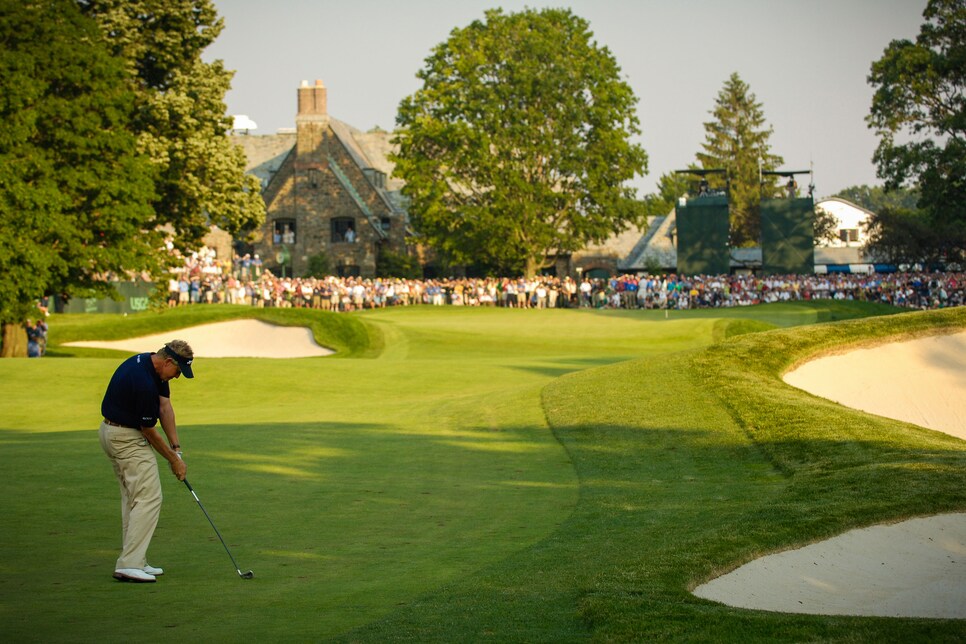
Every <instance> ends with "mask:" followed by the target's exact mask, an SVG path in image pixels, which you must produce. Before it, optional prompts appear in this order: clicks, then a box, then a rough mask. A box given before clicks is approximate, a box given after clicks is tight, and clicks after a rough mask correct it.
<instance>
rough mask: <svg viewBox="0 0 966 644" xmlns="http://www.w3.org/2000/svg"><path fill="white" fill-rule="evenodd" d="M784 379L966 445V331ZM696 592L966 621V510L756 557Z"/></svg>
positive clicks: (725, 599)
mask: <svg viewBox="0 0 966 644" xmlns="http://www.w3.org/2000/svg"><path fill="white" fill-rule="evenodd" d="M785 381H786V382H788V383H789V384H791V385H793V386H795V387H798V388H800V389H804V390H806V391H808V392H810V393H813V394H815V395H817V396H822V397H824V398H829V399H830V400H834V401H837V402H839V403H842V404H843V405H848V406H849V407H855V408H857V409H861V410H863V411H867V412H869V413H873V414H877V415H879V416H888V417H890V418H896V419H899V420H904V421H907V422H911V423H915V424H917V425H920V426H922V427H928V428H930V429H935V430H937V431H942V432H946V433H949V434H952V435H953V436H958V437H959V438H963V439H966V332H963V333H957V334H954V335H945V336H933V337H928V338H922V339H917V340H910V341H907V342H897V343H893V344H889V345H883V346H879V347H875V348H872V349H859V350H856V351H851V352H849V353H846V354H842V355H834V356H828V357H825V358H820V359H818V360H814V361H812V362H809V363H807V364H805V365H803V366H801V367H800V368H798V369H796V370H795V371H792V372H789V373H788V374H786V376H785ZM694 594H695V595H697V596H698V597H703V598H705V599H711V600H714V601H717V602H721V603H723V604H727V605H729V606H736V607H739V608H754V609H759V610H771V611H778V612H784V613H808V614H822V615H874V616H882V617H937V618H959V619H966V514H963V513H961V514H947V515H941V516H937V517H927V518H919V519H911V520H909V521H903V522H902V523H897V524H894V525H879V526H872V527H869V528H863V529H860V530H852V531H849V532H846V533H845V534H843V535H840V536H838V537H835V538H833V539H829V540H826V541H822V542H820V543H814V544H811V545H809V546H805V547H804V548H799V549H797V550H790V551H787V552H781V553H777V554H774V555H769V556H767V557H762V558H761V559H757V560H755V561H753V562H751V563H748V564H746V565H744V566H742V567H740V568H738V569H737V570H735V571H733V572H731V573H729V574H727V575H723V576H721V577H718V578H717V579H714V580H712V581H710V582H708V583H706V584H704V585H702V586H699V587H698V588H696V589H695V591H694Z"/></svg>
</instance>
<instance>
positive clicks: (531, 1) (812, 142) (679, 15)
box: [204, 0, 926, 197]
mask: <svg viewBox="0 0 966 644" xmlns="http://www.w3.org/2000/svg"><path fill="white" fill-rule="evenodd" d="M213 1H214V5H215V7H216V8H217V10H218V13H219V15H220V16H222V17H223V18H224V22H225V27H224V30H223V31H222V33H221V34H220V35H219V37H218V39H217V40H216V41H215V42H214V43H213V44H212V45H210V46H209V47H208V49H207V50H206V51H205V56H204V58H205V60H208V61H211V60H215V59H220V60H222V61H224V63H225V66H226V67H227V68H228V69H231V70H234V71H235V76H234V78H233V80H232V89H231V90H230V91H229V92H228V94H227V95H226V96H225V102H226V104H227V108H228V114H232V115H237V114H244V115H246V116H248V117H249V118H250V119H251V120H253V121H254V122H255V123H256V124H257V129H255V130H253V131H252V133H253V134H274V133H275V132H276V131H277V130H278V129H280V128H292V127H294V126H295V112H296V107H297V105H296V95H297V94H296V90H297V89H298V86H299V84H300V83H301V81H303V80H307V81H309V83H314V81H315V80H316V79H319V80H322V81H323V83H324V84H325V86H326V88H327V93H328V108H329V114H330V115H332V116H333V117H335V118H337V119H339V120H341V121H344V122H346V123H348V124H349V125H352V126H353V127H356V128H358V129H360V130H369V129H371V128H373V127H375V126H378V127H381V128H382V129H384V130H392V129H394V126H395V117H396V110H397V108H398V106H399V103H400V101H401V100H402V99H403V98H405V97H406V96H409V95H411V94H412V93H414V92H415V91H416V90H418V89H419V88H420V81H419V79H418V78H416V73H417V72H418V71H419V70H420V69H422V68H423V67H424V66H425V59H426V57H427V56H429V54H430V52H431V51H432V49H433V47H435V46H436V45H437V44H439V43H442V42H444V41H445V40H446V39H447V37H448V36H449V34H450V32H451V31H452V30H453V29H457V28H461V27H465V26H467V25H469V24H470V23H471V22H473V21H474V20H477V19H482V18H483V17H484V12H485V11H486V10H487V9H491V8H502V9H503V10H504V12H507V13H509V12H513V11H520V10H522V9H524V8H527V7H530V8H534V9H541V8H544V7H554V8H560V7H564V8H569V9H570V10H571V11H572V12H573V13H574V14H576V15H578V16H580V17H582V18H584V19H586V20H587V21H588V22H589V23H590V29H591V31H592V32H593V34H594V35H593V40H594V41H596V43H597V45H598V46H601V47H604V46H606V47H607V48H608V49H609V50H610V51H611V53H612V54H613V55H614V57H615V58H616V60H617V63H618V65H619V66H620V67H621V74H622V76H623V79H624V80H625V81H626V82H627V83H628V84H629V85H630V86H631V88H632V89H633V90H634V93H635V95H636V96H637V98H638V101H639V102H638V105H637V116H638V119H639V120H640V129H641V134H640V136H638V137H635V142H637V143H639V144H640V145H641V146H642V147H643V148H644V149H645V150H646V151H647V154H648V157H649V161H648V173H647V174H646V175H644V176H642V177H639V178H637V179H635V180H633V181H632V185H633V186H634V187H636V188H637V191H638V196H640V197H643V196H644V195H646V194H648V193H651V192H654V191H655V190H656V189H657V183H658V180H659V179H660V177H661V175H663V174H666V173H669V172H673V171H674V170H678V169H682V168H686V167H687V166H688V164H689V163H691V162H693V161H694V160H695V154H696V153H697V152H698V151H700V150H701V144H702V143H703V142H704V140H705V133H704V126H703V124H704V123H705V122H707V121H710V120H711V114H710V113H711V111H712V110H713V109H714V101H715V98H716V97H717V95H718V92H719V91H721V89H722V87H723V86H724V83H725V81H727V79H728V77H729V76H731V74H732V73H735V72H737V73H738V75H739V76H740V77H741V79H742V80H743V81H745V83H747V84H748V86H749V87H750V90H751V92H752V93H753V94H754V95H755V97H756V99H757V100H758V102H759V103H760V104H761V106H762V111H763V113H764V116H765V119H766V122H767V124H768V125H770V126H771V127H772V128H773V129H774V132H773V134H772V136H771V139H770V143H771V146H772V150H771V151H772V153H774V154H778V155H780V156H782V157H783V158H784V160H785V165H784V166H783V169H785V170H808V169H809V168H810V167H811V168H812V169H813V170H814V175H813V179H814V182H815V196H816V197H823V196H829V195H833V194H835V193H837V192H839V191H841V190H842V189H844V188H847V187H849V186H854V185H862V184H868V185H881V183H882V182H881V181H880V180H878V179H877V177H876V174H875V166H874V164H873V163H872V154H873V152H874V151H875V148H876V145H877V143H878V139H877V137H876V135H875V133H874V132H873V131H872V130H870V129H868V127H867V125H866V122H865V117H866V116H867V115H868V113H869V106H870V104H871V100H872V93H873V92H872V88H871V87H870V86H869V84H868V82H867V80H866V78H867V76H868V74H869V69H870V66H871V64H872V62H873V61H875V60H877V59H879V58H880V57H881V56H882V53H883V50H884V49H885V48H886V46H888V44H889V42H891V41H892V40H895V39H914V38H915V37H916V35H917V34H918V33H919V27H920V25H921V24H922V22H923V21H922V11H923V9H924V8H925V5H926V0H799V1H797V2H793V1H791V0H588V1H584V0H572V1H571V2H566V0H561V1H559V2H549V3H548V2H539V1H536V0H528V1H525V2H516V1H503V2H497V1H494V2H484V1H478V0H340V1H338V2H336V1H332V0H213ZM798 183H799V185H802V186H805V185H807V183H808V177H807V176H800V177H798Z"/></svg>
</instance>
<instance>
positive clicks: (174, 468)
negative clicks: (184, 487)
mask: <svg viewBox="0 0 966 644" xmlns="http://www.w3.org/2000/svg"><path fill="white" fill-rule="evenodd" d="M171 473H172V474H174V475H175V476H176V477H177V478H178V480H179V481H183V480H184V477H185V476H187V474H188V466H187V465H185V464H184V461H182V460H181V459H180V458H176V459H174V460H173V461H171Z"/></svg>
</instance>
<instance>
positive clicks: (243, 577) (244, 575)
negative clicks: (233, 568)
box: [238, 570, 255, 579]
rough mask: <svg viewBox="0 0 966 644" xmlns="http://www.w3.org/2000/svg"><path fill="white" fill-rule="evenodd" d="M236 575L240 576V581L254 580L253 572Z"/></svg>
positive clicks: (239, 572)
mask: <svg viewBox="0 0 966 644" xmlns="http://www.w3.org/2000/svg"><path fill="white" fill-rule="evenodd" d="M238 575H239V576H240V577H241V578H242V579H254V577H255V573H254V572H252V571H251V570H249V571H248V572H241V571H238Z"/></svg>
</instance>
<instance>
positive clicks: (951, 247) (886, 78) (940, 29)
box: [867, 0, 966, 263]
mask: <svg viewBox="0 0 966 644" xmlns="http://www.w3.org/2000/svg"><path fill="white" fill-rule="evenodd" d="M923 18H924V19H925V22H924V23H923V24H922V26H921V27H920V30H919V35H918V36H917V37H916V41H915V42H911V41H909V40H894V41H892V42H891V43H890V44H889V46H888V47H886V49H885V52H884V53H883V55H882V57H881V58H880V59H879V60H877V61H875V62H874V63H873V64H872V69H871V73H870V74H869V77H868V81H869V84H870V85H872V87H873V88H874V89H875V93H874V95H873V98H872V106H871V109H870V113H869V116H868V117H867V122H868V124H869V127H870V128H872V129H874V130H875V131H876V134H877V135H878V136H879V137H880V140H879V146H878V148H877V149H876V151H875V154H874V156H873V160H874V161H875V163H876V168H877V174H878V176H879V177H880V178H882V179H884V180H885V182H886V188H887V189H890V190H894V189H897V188H900V187H902V186H913V187H915V188H917V189H918V192H919V201H918V203H917V207H918V209H919V211H920V212H919V213H916V214H914V215H912V214H911V213H909V212H908V211H907V212H906V214H907V215H909V216H914V217H916V221H915V222H907V223H909V224H910V226H912V227H914V228H916V229H917V230H918V229H921V228H922V227H923V226H925V227H926V228H928V229H930V230H932V231H933V232H934V233H936V234H935V235H932V237H933V238H934V242H935V243H936V244H938V246H937V247H936V248H934V249H931V252H928V253H924V257H923V259H925V256H926V255H933V256H936V257H940V258H942V259H943V260H944V261H945V262H960V263H962V262H963V261H964V260H966V109H964V108H966V93H964V90H966V73H964V70H966V0H929V3H928V4H927V5H926V9H925V11H924V12H923ZM901 213H902V211H901V210H899V209H895V210H893V211H892V212H891V214H892V215H893V216H899V217H901V216H902V214H901ZM877 214H881V213H877ZM898 221H901V220H899V219H895V218H894V217H893V218H891V219H888V220H883V221H881V222H878V224H877V225H878V226H879V227H880V228H882V229H883V230H885V229H886V228H887V227H888V226H889V225H891V224H895V223H896V222H898ZM889 238H891V239H901V234H899V235H889ZM920 241H921V240H920ZM916 243H920V242H916ZM872 248H873V249H875V244H873V245H872ZM920 252H924V249H920Z"/></svg>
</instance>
